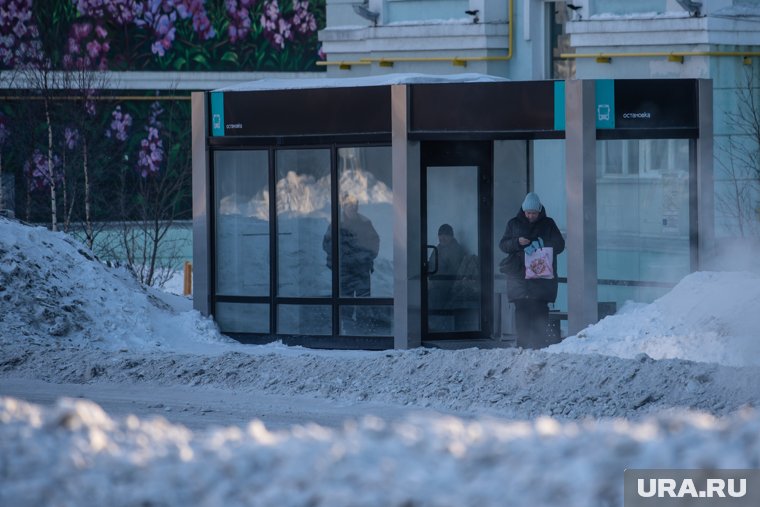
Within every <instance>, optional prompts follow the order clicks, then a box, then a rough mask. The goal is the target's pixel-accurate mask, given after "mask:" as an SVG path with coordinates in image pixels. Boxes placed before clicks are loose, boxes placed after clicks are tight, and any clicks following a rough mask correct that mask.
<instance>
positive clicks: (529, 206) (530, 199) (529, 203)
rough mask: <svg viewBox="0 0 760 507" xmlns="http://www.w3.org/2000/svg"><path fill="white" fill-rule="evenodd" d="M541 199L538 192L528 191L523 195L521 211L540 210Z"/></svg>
mask: <svg viewBox="0 0 760 507" xmlns="http://www.w3.org/2000/svg"><path fill="white" fill-rule="evenodd" d="M541 209H542V206H541V199H539V198H538V194H537V193H535V192H529V193H528V195H526V196H525V200H523V203H522V210H523V211H539V212H540V211H541Z"/></svg>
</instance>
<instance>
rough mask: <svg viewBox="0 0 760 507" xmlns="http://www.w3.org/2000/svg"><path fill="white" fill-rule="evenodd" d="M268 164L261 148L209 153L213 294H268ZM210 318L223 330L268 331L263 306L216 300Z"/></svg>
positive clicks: (240, 295)
mask: <svg viewBox="0 0 760 507" xmlns="http://www.w3.org/2000/svg"><path fill="white" fill-rule="evenodd" d="M268 160H269V157H268V155H267V152H266V151H265V150H259V151H255V150H245V151H217V152H215V153H214V167H215V170H214V219H215V223H214V231H215V245H216V250H215V276H214V279H215V282H216V287H215V288H216V290H215V293H216V295H217V296H221V297H225V296H227V297H267V296H269V292H270V284H269V269H270V263H269V239H270V233H269V230H270V227H269V199H268V197H269V170H268ZM215 314H216V315H215V317H216V320H217V322H219V325H220V327H221V329H222V330H223V331H225V332H230V333H238V332H240V333H268V332H269V331H270V325H269V322H270V320H269V305H266V304H247V303H237V302H218V303H217V305H216V309H215Z"/></svg>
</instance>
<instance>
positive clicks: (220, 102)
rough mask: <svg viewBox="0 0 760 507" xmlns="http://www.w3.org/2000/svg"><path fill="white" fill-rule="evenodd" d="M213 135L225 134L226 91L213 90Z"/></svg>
mask: <svg viewBox="0 0 760 507" xmlns="http://www.w3.org/2000/svg"><path fill="white" fill-rule="evenodd" d="M211 135H212V136H224V93H222V92H211Z"/></svg>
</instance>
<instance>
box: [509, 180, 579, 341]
mask: <svg viewBox="0 0 760 507" xmlns="http://www.w3.org/2000/svg"><path fill="white" fill-rule="evenodd" d="M541 245H543V246H544V247H552V248H553V249H554V255H553V259H552V267H553V268H554V276H553V278H551V279H549V278H539V279H529V280H526V279H525V253H526V252H528V253H531V252H532V251H534V250H535V249H536V248H540V247H541ZM499 248H500V249H501V250H502V251H503V252H505V253H506V254H508V255H507V258H506V261H505V262H504V263H503V264H502V266H503V268H502V272H504V273H505V274H506V276H507V297H508V298H509V301H510V302H511V303H514V305H515V326H516V329H517V346H518V347H522V348H531V349H539V348H542V347H545V346H547V345H549V339H548V334H547V327H548V324H549V303H553V302H554V301H555V300H556V299H557V285H558V282H557V255H559V254H560V253H562V251H564V249H565V239H564V238H563V237H562V233H561V232H560V231H559V228H558V227H557V224H556V223H555V222H554V220H552V219H551V218H549V217H548V216H547V215H546V208H544V206H543V205H542V204H541V199H540V198H539V197H538V194H536V193H534V192H530V193H528V194H527V195H526V196H525V199H524V200H523V203H522V206H521V207H520V210H519V211H518V212H517V215H516V216H515V217H514V218H512V219H511V220H510V221H509V222H508V223H507V228H506V230H505V231H504V236H503V237H502V238H501V241H500V242H499Z"/></svg>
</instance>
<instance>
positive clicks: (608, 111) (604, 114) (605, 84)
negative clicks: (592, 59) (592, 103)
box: [595, 79, 615, 129]
mask: <svg viewBox="0 0 760 507" xmlns="http://www.w3.org/2000/svg"><path fill="white" fill-rule="evenodd" d="M595 85H596V86H595V88H596V93H595V95H596V128H598V129H614V128H615V81H614V80H612V79H599V80H597V81H596V83H595Z"/></svg>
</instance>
